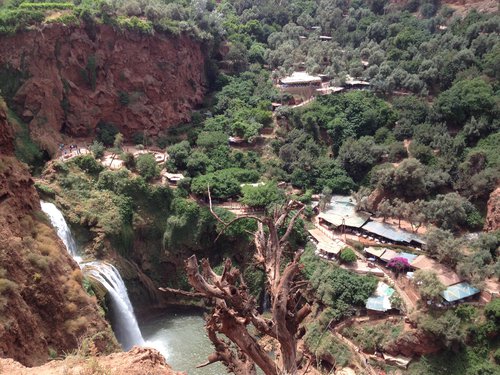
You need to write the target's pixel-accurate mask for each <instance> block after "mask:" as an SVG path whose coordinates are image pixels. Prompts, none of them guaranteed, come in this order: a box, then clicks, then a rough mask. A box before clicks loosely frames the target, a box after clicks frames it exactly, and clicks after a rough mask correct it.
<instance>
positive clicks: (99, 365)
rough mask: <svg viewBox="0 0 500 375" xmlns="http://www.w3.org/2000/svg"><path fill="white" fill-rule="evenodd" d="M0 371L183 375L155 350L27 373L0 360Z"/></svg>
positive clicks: (69, 361)
mask: <svg viewBox="0 0 500 375" xmlns="http://www.w3.org/2000/svg"><path fill="white" fill-rule="evenodd" d="M0 369H2V370H3V371H5V373H6V374H10V375H81V374H109V375H145V374H155V375H185V373H183V372H176V371H173V370H172V369H171V368H170V366H169V365H167V363H166V362H165V359H164V358H163V356H162V355H161V354H160V353H159V352H158V351H156V350H155V349H149V348H138V347H134V348H133V349H131V350H130V351H129V352H126V353H115V354H111V355H108V356H104V357H86V358H85V357H84V358H82V357H78V356H71V357H67V358H66V359H64V360H63V361H52V362H50V363H47V364H45V365H43V366H40V367H35V368H31V369H29V368H26V367H24V366H23V365H21V364H20V363H18V362H16V361H13V360H12V359H0ZM0 372H1V371H0Z"/></svg>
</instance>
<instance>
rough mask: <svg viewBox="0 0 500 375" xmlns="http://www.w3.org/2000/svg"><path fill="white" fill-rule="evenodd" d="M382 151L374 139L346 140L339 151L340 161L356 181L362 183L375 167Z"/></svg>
mask: <svg viewBox="0 0 500 375" xmlns="http://www.w3.org/2000/svg"><path fill="white" fill-rule="evenodd" d="M381 154H382V150H381V149H380V147H378V146H377V145H376V144H375V142H374V141H373V138H372V137H362V138H360V139H359V140H355V139H352V138H351V139H348V140H346V141H345V142H344V143H343V144H342V146H341V147H340V150H339V156H338V160H339V163H340V165H341V166H342V168H344V170H346V171H347V173H348V174H349V176H351V177H352V178H353V180H354V181H360V180H361V179H363V177H364V176H365V174H366V173H367V172H368V171H369V170H370V169H371V168H372V167H373V166H374V165H375V163H376V162H377V161H378V159H379V158H380V156H381Z"/></svg>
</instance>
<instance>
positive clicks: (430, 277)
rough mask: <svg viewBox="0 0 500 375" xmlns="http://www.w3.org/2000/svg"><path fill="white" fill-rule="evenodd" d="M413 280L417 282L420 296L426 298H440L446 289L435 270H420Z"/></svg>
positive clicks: (434, 299)
mask: <svg viewBox="0 0 500 375" xmlns="http://www.w3.org/2000/svg"><path fill="white" fill-rule="evenodd" d="M413 281H414V282H415V284H417V288H418V291H419V292H420V296H421V297H422V298H423V299H425V300H432V301H436V300H438V299H439V298H440V296H441V293H442V292H443V291H444V290H445V289H446V287H445V286H444V285H443V283H442V282H441V281H439V279H438V278H437V274H436V273H435V272H434V271H428V270H418V271H416V272H415V274H414V278H413Z"/></svg>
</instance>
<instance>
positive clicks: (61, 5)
mask: <svg viewBox="0 0 500 375" xmlns="http://www.w3.org/2000/svg"><path fill="white" fill-rule="evenodd" d="M74 7H75V5H74V4H73V3H50V2H47V3H27V2H26V3H21V4H19V8H20V9H40V10H52V9H60V10H65V9H73V8H74Z"/></svg>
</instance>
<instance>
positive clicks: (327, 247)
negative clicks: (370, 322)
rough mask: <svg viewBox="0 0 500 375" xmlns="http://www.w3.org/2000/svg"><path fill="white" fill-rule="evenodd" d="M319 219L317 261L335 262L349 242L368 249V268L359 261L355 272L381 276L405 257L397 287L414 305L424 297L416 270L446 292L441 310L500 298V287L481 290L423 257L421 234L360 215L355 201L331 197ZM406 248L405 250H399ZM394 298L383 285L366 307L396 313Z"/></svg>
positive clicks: (313, 235) (314, 236)
mask: <svg viewBox="0 0 500 375" xmlns="http://www.w3.org/2000/svg"><path fill="white" fill-rule="evenodd" d="M317 218H318V222H317V225H316V228H314V229H311V230H309V233H310V235H311V238H312V239H313V240H314V242H315V243H316V254H317V255H318V256H320V257H322V258H324V259H327V260H335V259H337V258H338V255H339V254H340V252H341V251H342V249H344V248H345V247H347V246H348V245H347V243H346V242H347V241H349V240H353V241H357V242H361V243H363V244H364V245H365V246H367V247H365V249H364V255H365V257H366V262H367V264H368V267H365V268H364V269H363V266H362V265H363V263H364V262H365V260H360V261H359V262H357V263H360V264H361V266H357V268H353V271H355V272H358V271H360V272H359V273H369V274H373V275H377V276H385V275H386V274H391V269H390V268H389V267H388V265H389V263H390V262H391V260H394V259H395V258H400V259H401V258H403V259H402V260H404V264H405V265H406V269H404V270H403V271H404V275H403V277H399V279H398V281H397V282H398V283H399V284H400V286H402V287H403V288H404V289H405V292H406V294H407V295H408V297H409V298H411V299H412V300H414V301H417V300H418V299H419V298H420V295H419V293H418V288H417V286H416V285H415V282H414V280H413V277H414V272H415V271H417V270H428V271H432V272H435V273H436V276H437V278H438V280H439V281H440V282H441V283H442V284H443V285H444V287H445V288H446V289H445V290H444V291H443V292H442V293H441V297H442V301H441V302H440V303H438V306H449V305H453V304H455V303H459V302H464V301H470V300H473V299H476V297H478V295H479V294H480V297H481V300H482V301H484V302H488V301H489V300H491V298H493V297H494V296H498V292H499V291H498V283H489V284H488V283H487V285H486V287H485V289H484V290H483V291H480V290H479V289H477V288H476V287H474V286H472V285H470V284H469V283H468V282H467V281H465V280H463V279H462V278H460V276H459V275H458V274H457V273H455V272H454V271H453V270H451V269H450V268H448V267H446V266H445V265H443V264H441V263H439V262H437V261H435V260H434V259H431V258H429V257H428V256H426V255H423V254H421V251H420V250H422V249H424V248H425V240H424V239H423V238H422V237H421V236H420V235H419V234H417V233H412V232H408V231H406V230H404V229H401V228H399V227H397V226H395V225H390V224H388V223H384V222H380V221H377V220H372V219H371V218H370V214H369V213H367V212H362V211H357V210H356V206H355V203H354V201H353V199H352V198H351V197H345V196H334V197H332V199H331V202H330V204H329V205H328V206H327V207H326V209H325V210H324V211H322V212H320V213H319V214H318V216H317ZM341 239H343V240H344V241H346V242H344V241H342V240H341ZM394 245H396V246H394ZM389 246H391V247H392V248H391V247H389ZM403 247H404V249H405V251H402V250H400V248H403ZM414 252H415V253H414ZM358 268H359V269H358ZM490 284H492V285H490ZM393 294H394V289H393V288H392V287H391V286H389V285H387V284H385V283H383V282H382V281H381V282H380V283H379V286H378V288H377V290H376V292H375V293H374V294H373V295H372V296H371V297H370V298H369V299H368V301H367V302H366V308H367V310H368V311H375V312H386V311H389V310H391V309H392V303H391V299H392V297H393ZM428 303H430V302H428Z"/></svg>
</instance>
